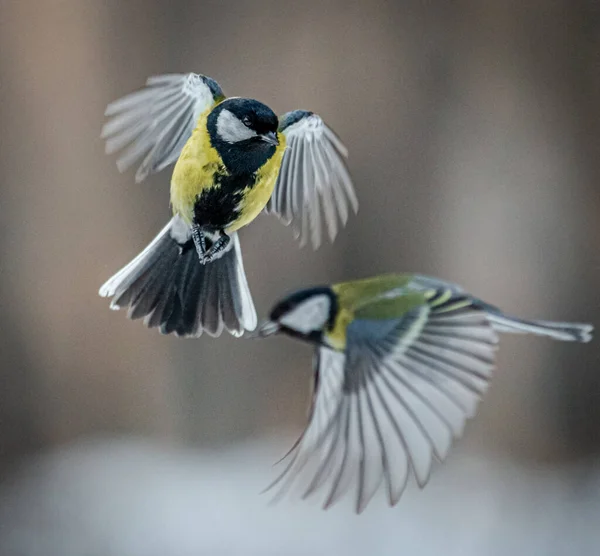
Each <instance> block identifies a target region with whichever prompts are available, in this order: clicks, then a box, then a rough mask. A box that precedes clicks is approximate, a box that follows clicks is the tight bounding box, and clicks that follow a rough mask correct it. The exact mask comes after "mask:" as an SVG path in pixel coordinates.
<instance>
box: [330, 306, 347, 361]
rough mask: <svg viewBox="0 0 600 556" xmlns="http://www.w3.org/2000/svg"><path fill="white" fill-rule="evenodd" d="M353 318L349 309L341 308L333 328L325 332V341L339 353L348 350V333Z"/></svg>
mask: <svg viewBox="0 0 600 556" xmlns="http://www.w3.org/2000/svg"><path fill="white" fill-rule="evenodd" d="M353 318H354V317H353V313H352V311H349V310H348V309H344V308H341V309H340V310H339V311H338V314H337V316H336V318H335V322H334V325H333V328H332V329H331V330H329V331H326V332H325V339H326V340H327V343H328V344H329V345H330V346H331V347H332V348H334V349H337V350H339V351H343V350H344V349H346V337H347V334H346V331H347V329H348V325H349V324H350V323H351V322H352V319H353Z"/></svg>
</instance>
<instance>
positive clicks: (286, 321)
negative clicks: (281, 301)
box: [279, 295, 331, 334]
mask: <svg viewBox="0 0 600 556" xmlns="http://www.w3.org/2000/svg"><path fill="white" fill-rule="evenodd" d="M330 303H331V301H330V299H329V297H328V296H326V295H318V296H315V297H311V298H310V299H307V300H306V301H304V302H303V303H301V304H300V305H298V307H296V308H295V309H293V310H292V311H290V312H289V313H287V314H286V315H284V316H283V317H282V318H281V319H279V322H280V324H282V325H284V326H287V327H288V328H291V329H292V330H297V331H298V332H301V333H303V334H308V333H309V332H311V331H313V330H321V329H322V328H323V327H324V326H325V323H326V322H327V321H328V319H329V308H330Z"/></svg>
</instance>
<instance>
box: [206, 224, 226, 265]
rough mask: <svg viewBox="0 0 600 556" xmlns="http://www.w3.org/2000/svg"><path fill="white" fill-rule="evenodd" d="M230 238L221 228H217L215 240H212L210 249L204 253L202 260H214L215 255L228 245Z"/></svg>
mask: <svg viewBox="0 0 600 556" xmlns="http://www.w3.org/2000/svg"><path fill="white" fill-rule="evenodd" d="M230 240H231V238H230V237H229V236H228V235H227V234H226V233H225V232H224V231H223V230H219V232H218V236H217V239H216V241H213V244H212V245H211V246H210V249H209V250H208V252H206V253H205V255H204V262H207V263H209V262H211V261H214V260H215V259H216V258H217V255H218V254H219V253H221V251H223V250H224V249H225V248H226V247H227V246H228V245H229V241H230Z"/></svg>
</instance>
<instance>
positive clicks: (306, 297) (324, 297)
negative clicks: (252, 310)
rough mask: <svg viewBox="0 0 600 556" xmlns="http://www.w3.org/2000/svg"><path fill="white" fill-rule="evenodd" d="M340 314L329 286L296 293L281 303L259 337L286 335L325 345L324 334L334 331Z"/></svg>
mask: <svg viewBox="0 0 600 556" xmlns="http://www.w3.org/2000/svg"><path fill="white" fill-rule="evenodd" d="M337 312H338V303H337V297H336V295H335V293H334V292H333V290H332V289H331V288H330V287H328V286H322V287H314V288H309V289H305V290H300V291H297V292H294V293H292V294H290V295H288V296H287V297H285V298H284V299H282V300H281V301H279V302H278V303H277V304H276V305H275V306H274V307H273V309H271V314H270V315H269V321H267V322H266V323H264V324H263V325H262V326H261V328H260V330H259V334H260V335H261V336H269V335H271V334H275V333H277V332H282V333H284V334H287V335H288V336H293V337H295V338H299V339H301V340H305V341H309V342H311V343H316V344H321V343H322V342H323V332H325V331H326V330H330V329H331V328H333V325H334V323H335V318H336V316H337Z"/></svg>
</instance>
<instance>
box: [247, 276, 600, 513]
mask: <svg viewBox="0 0 600 556" xmlns="http://www.w3.org/2000/svg"><path fill="white" fill-rule="evenodd" d="M498 332H517V333H523V332H524V333H531V334H537V335H541V336H548V337H550V338H554V339H555V340H565V341H575V342H588V341H590V340H591V333H592V326H591V325H589V324H574V323H567V322H547V321H534V320H522V319H518V318H514V317H511V316H508V315H505V314H504V313H502V311H500V309H498V308H497V307H494V306H493V305H489V304H488V303H485V302H484V301H481V300H480V299H477V298H475V297H473V296H471V295H469V294H468V293H466V292H465V291H464V290H463V289H461V288H460V287H459V286H456V285H454V284H450V283H448V282H444V281H442V280H438V279H436V278H430V277H426V276H419V275H410V274H390V275H384V276H377V277H374V278H368V279H364V280H357V281H353V282H345V283H341V284H335V285H332V286H322V287H314V288H310V289H304V290H300V291H297V292H295V293H292V294H291V295H289V296H287V297H285V298H284V299H283V300H281V301H280V302H278V303H277V304H276V305H275V306H274V308H273V309H272V311H271V314H270V318H269V320H268V321H267V322H265V323H264V324H262V326H261V327H260V328H259V329H258V331H257V333H256V335H258V336H263V337H264V336H270V335H272V334H276V333H283V334H286V335H288V336H292V337H293V338H298V339H300V340H304V341H306V342H309V343H311V344H313V345H314V346H315V359H314V361H315V363H314V384H313V394H312V403H311V407H310V411H309V417H308V424H307V426H306V429H305V430H304V433H303V434H302V436H301V437H300V438H299V439H298V441H297V442H296V443H295V444H294V446H293V447H292V449H291V450H290V451H289V452H288V454H287V455H286V456H284V458H283V459H287V466H286V467H285V469H284V470H283V472H282V473H281V474H280V475H279V477H278V478H277V479H276V480H275V482H274V483H272V485H271V487H275V486H276V487H277V488H278V489H280V490H279V493H280V494H281V493H283V492H285V491H287V490H288V489H289V487H290V486H292V484H293V483H294V482H296V483H297V482H299V483H300V484H299V487H300V489H301V490H300V491H301V492H302V493H303V496H304V497H306V496H308V495H310V494H311V493H313V492H315V491H317V490H319V489H327V494H326V497H325V501H324V507H329V506H330V505H332V504H333V503H335V502H336V501H337V500H338V499H339V498H340V497H341V496H342V495H343V494H344V493H345V492H346V491H348V490H350V489H351V488H352V486H353V482H354V483H357V488H356V499H355V503H356V511H357V512H361V511H362V510H363V509H364V508H365V507H366V505H367V504H368V502H369V501H370V499H371V498H372V496H373V495H374V493H375V491H376V490H377V489H378V487H379V485H380V483H381V482H382V481H385V485H386V489H387V497H388V500H389V503H390V505H394V504H396V503H397V502H398V500H399V498H400V496H401V494H402V492H403V491H404V488H405V486H406V483H407V480H408V476H409V473H410V470H412V474H413V475H414V477H415V479H416V481H417V483H418V485H419V486H421V487H423V486H424V485H425V484H426V483H427V481H428V479H429V474H430V471H431V466H432V462H433V459H434V457H435V458H436V459H437V460H439V461H443V460H444V459H445V458H446V456H447V454H448V451H449V449H450V446H451V444H452V442H453V440H454V439H456V438H458V437H460V436H461V434H462V432H463V428H464V426H465V421H466V419H467V418H470V417H472V416H473V415H474V414H475V411H476V408H477V405H478V402H479V400H480V398H481V397H482V396H483V394H484V393H485V391H486V389H487V387H488V384H489V381H490V376H491V373H492V370H493V368H494V362H495V352H496V347H497V343H498V335H497V333H498ZM271 487H269V488H271Z"/></svg>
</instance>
